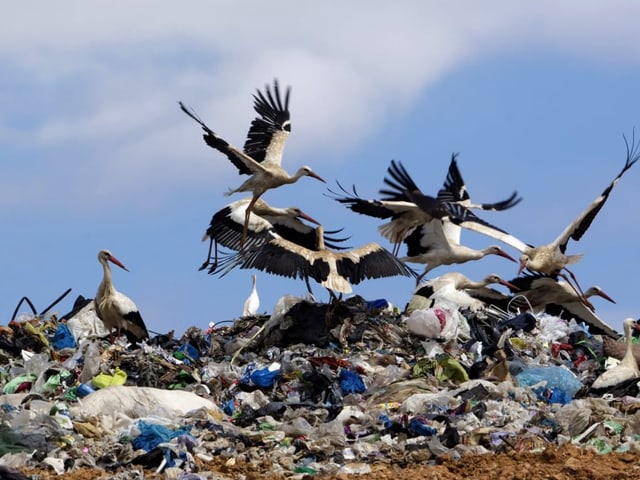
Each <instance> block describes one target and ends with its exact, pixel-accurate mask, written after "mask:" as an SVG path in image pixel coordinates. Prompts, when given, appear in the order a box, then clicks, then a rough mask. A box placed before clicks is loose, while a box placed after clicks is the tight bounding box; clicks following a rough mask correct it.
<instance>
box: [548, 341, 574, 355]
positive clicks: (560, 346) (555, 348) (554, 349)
mask: <svg viewBox="0 0 640 480" xmlns="http://www.w3.org/2000/svg"><path fill="white" fill-rule="evenodd" d="M560 350H565V351H567V352H569V353H571V352H573V345H571V344H569V343H552V344H551V355H553V357H554V358H555V357H557V356H558V354H559V353H560Z"/></svg>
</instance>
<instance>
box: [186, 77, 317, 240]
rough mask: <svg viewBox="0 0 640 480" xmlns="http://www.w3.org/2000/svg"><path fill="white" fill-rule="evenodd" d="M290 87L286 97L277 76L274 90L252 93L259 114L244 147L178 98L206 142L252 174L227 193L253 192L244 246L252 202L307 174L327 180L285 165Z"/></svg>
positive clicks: (242, 170)
mask: <svg viewBox="0 0 640 480" xmlns="http://www.w3.org/2000/svg"><path fill="white" fill-rule="evenodd" d="M290 91H291V90H290V88H287V91H286V93H285V97H284V100H283V99H282V98H281V96H280V89H279V87H278V81H277V80H274V83H273V93H272V91H271V89H270V88H269V86H268V85H267V86H266V87H265V93H262V92H261V91H260V90H257V93H256V94H254V95H253V98H254V107H253V108H254V110H255V111H256V113H258V116H257V117H255V118H254V119H253V121H252V122H251V127H250V128H249V132H248V134H247V139H246V141H245V144H244V148H243V150H240V149H239V148H237V147H235V146H233V145H231V144H230V143H228V142H227V141H226V140H224V139H222V138H221V137H219V136H218V135H217V134H216V133H215V132H214V131H213V130H211V129H210V128H209V127H208V126H207V125H206V124H205V123H204V122H203V121H202V120H201V119H200V118H198V116H196V115H195V113H193V112H192V111H190V110H189V109H187V108H186V107H185V106H184V104H183V103H182V102H178V103H179V105H180V108H181V109H182V111H183V112H184V113H186V114H187V115H189V116H190V117H191V118H192V119H194V120H195V121H196V122H198V123H199V124H200V126H201V127H202V129H203V130H204V132H205V133H204V135H203V137H204V141H205V142H206V143H207V145H209V146H210V147H212V148H215V149H216V150H218V151H219V152H221V153H224V154H225V155H226V156H227V158H229V160H231V162H232V163H233V164H234V165H235V166H236V168H237V169H238V173H239V174H241V175H251V176H250V177H249V178H248V179H247V180H245V181H244V182H243V183H242V184H241V185H240V186H239V187H238V188H235V189H230V190H229V191H228V192H227V195H231V194H233V193H237V192H251V193H252V198H251V201H250V202H249V205H248V207H247V209H246V213H245V221H244V228H243V233H242V237H241V240H240V243H241V248H242V247H244V241H245V238H246V236H247V229H248V225H249V214H250V213H251V210H252V209H253V205H254V204H255V203H256V201H257V200H258V199H259V198H260V197H261V196H262V195H263V194H264V193H265V192H266V191H267V190H270V189H274V188H278V187H281V186H282V185H286V184H291V183H295V182H297V181H298V180H299V179H300V178H302V177H304V176H309V177H312V178H315V179H317V180H320V181H321V182H323V183H326V182H325V180H324V179H323V178H322V177H320V176H319V175H318V174H316V173H315V172H314V171H313V170H311V168H310V167H308V166H303V167H301V168H299V169H298V171H297V172H296V173H295V174H293V175H289V174H288V173H287V171H286V170H284V169H283V168H282V152H283V151H284V146H285V142H286V140H287V138H288V136H289V133H290V132H291V121H290V113H289V93H290Z"/></svg>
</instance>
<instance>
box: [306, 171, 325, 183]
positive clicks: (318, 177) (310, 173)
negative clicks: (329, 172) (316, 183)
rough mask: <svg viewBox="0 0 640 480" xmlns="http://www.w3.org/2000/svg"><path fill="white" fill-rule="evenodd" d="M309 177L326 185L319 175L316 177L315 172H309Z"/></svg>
mask: <svg viewBox="0 0 640 480" xmlns="http://www.w3.org/2000/svg"><path fill="white" fill-rule="evenodd" d="M309 176H310V177H313V178H315V179H317V180H320V181H321V182H322V183H327V182H326V181H325V179H324V178H322V177H321V176H320V175H318V174H317V173H315V172H309Z"/></svg>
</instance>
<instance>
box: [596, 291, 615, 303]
mask: <svg viewBox="0 0 640 480" xmlns="http://www.w3.org/2000/svg"><path fill="white" fill-rule="evenodd" d="M596 295H598V296H600V297H602V298H604V299H605V300H608V301H610V302H611V303H616V301H615V300H614V299H613V298H611V297H610V296H609V295H607V294H606V293H604V292H603V291H602V290H600V291H598V293H597V294H596Z"/></svg>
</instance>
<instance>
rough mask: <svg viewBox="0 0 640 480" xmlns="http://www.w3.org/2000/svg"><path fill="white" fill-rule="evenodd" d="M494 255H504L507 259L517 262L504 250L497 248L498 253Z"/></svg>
mask: <svg viewBox="0 0 640 480" xmlns="http://www.w3.org/2000/svg"><path fill="white" fill-rule="evenodd" d="M496 255H500V256H501V257H504V258H506V259H508V260H511V261H512V262H517V260H516V259H515V258H513V257H512V256H511V255H509V254H508V253H507V252H505V251H504V250H502V249H501V250H498V253H496ZM518 273H520V272H518Z"/></svg>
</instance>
